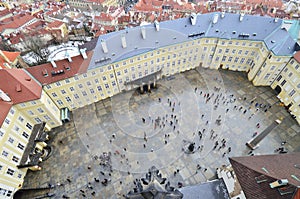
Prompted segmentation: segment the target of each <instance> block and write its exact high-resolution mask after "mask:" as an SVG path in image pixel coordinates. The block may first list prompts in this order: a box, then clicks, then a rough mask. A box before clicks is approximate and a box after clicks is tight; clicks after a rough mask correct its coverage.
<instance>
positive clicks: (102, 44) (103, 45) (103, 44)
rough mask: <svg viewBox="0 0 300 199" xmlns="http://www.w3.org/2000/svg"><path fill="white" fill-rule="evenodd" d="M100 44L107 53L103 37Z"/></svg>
mask: <svg viewBox="0 0 300 199" xmlns="http://www.w3.org/2000/svg"><path fill="white" fill-rule="evenodd" d="M101 46H102V50H103V52H104V53H108V49H107V45H106V42H105V41H104V40H103V39H101Z"/></svg>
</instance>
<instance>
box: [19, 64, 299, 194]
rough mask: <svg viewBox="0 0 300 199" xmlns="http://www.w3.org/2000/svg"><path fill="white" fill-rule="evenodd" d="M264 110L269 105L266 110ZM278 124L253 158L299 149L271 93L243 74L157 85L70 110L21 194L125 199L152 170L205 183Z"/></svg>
mask: <svg viewBox="0 0 300 199" xmlns="http://www.w3.org/2000/svg"><path fill="white" fill-rule="evenodd" d="M216 87H217V88H216ZM195 88H197V89H195ZM215 89H219V91H216V90H215ZM207 93H209V97H211V98H210V100H208V101H207V99H208V98H207ZM232 94H233V95H234V96H233V97H230V95H232ZM204 95H206V97H204ZM212 95H213V96H212ZM217 96H218V98H217V100H216V97H217ZM245 98H246V99H245ZM159 99H160V101H159ZM218 99H219V100H218ZM234 99H236V100H234ZM254 99H255V100H254ZM252 100H254V102H253V103H252V104H251V103H250V102H251V101H252ZM170 101H171V103H170ZM256 103H258V104H259V106H258V107H259V108H256V107H255V104H256ZM260 104H262V105H261V107H260ZM216 105H217V106H216ZM264 105H268V106H267V107H269V105H271V107H270V108H269V109H267V111H266V112H265V109H266V108H264ZM241 107H242V108H241ZM249 107H250V108H249ZM172 109H173V110H172ZM227 109H228V110H227ZM244 112H245V113H244ZM158 117H159V118H158ZM249 117H251V118H250V119H249ZM218 119H220V120H221V121H220V124H216V120H218ZM276 119H281V120H282V123H281V124H280V125H279V126H278V127H276V128H275V129H274V130H273V131H272V132H271V133H270V134H269V135H268V136H267V137H266V138H264V140H263V141H262V142H261V143H260V145H259V147H258V148H257V149H256V150H255V151H254V154H255V155H258V154H272V153H274V149H275V148H278V147H279V146H280V143H281V142H282V141H286V142H287V143H286V144H285V147H286V148H287V150H289V151H300V136H299V132H300V128H299V125H298V124H297V123H296V121H295V120H294V119H292V118H291V116H290V115H289V113H288V112H287V111H286V110H285V108H284V107H281V106H279V101H278V99H277V98H276V93H275V91H273V90H272V89H271V88H270V87H254V86H253V85H252V84H251V83H250V82H249V81H248V80H247V78H246V74H245V73H240V72H233V71H224V70H221V71H217V70H207V69H203V68H199V69H196V70H191V71H188V72H185V73H181V74H178V75H175V76H174V77H172V78H168V79H164V80H160V81H159V82H158V88H157V89H155V90H152V92H151V93H150V94H143V95H140V94H138V92H136V91H129V92H126V93H121V94H119V95H116V96H114V97H112V98H111V99H107V100H103V101H101V102H98V103H95V104H91V105H89V106H86V107H84V108H81V109H78V110H75V111H73V120H72V121H71V122H69V123H67V124H65V125H63V126H61V127H59V128H56V129H54V130H53V131H51V132H50V136H51V140H50V142H49V145H51V146H52V147H53V151H52V155H51V157H50V158H49V159H48V160H47V161H45V162H42V163H41V166H42V168H43V169H42V170H41V171H38V172H30V171H29V172H28V174H27V176H26V179H25V182H24V188H36V187H44V186H47V185H48V184H49V183H50V184H53V185H54V184H57V183H61V184H63V186H56V187H55V188H53V189H52V190H51V193H55V198H62V196H63V195H65V196H69V197H70V198H85V197H86V198H122V197H123V195H124V194H126V193H128V192H129V191H130V190H132V189H133V187H134V184H133V180H134V179H136V178H140V177H142V176H144V174H145V173H146V172H147V171H148V169H149V168H150V167H151V166H156V167H157V168H159V169H160V170H161V172H162V174H163V176H164V177H167V178H168V180H169V181H170V182H171V185H172V186H175V187H176V186H177V183H178V182H182V183H183V185H184V186H187V185H193V184H197V183H201V182H205V181H207V180H209V179H213V178H215V171H216V168H217V167H220V166H221V165H224V164H229V161H228V157H230V156H243V155H248V152H249V149H248V148H247V147H246V145H245V143H246V142H247V141H249V140H250V139H251V138H252V135H253V133H254V132H258V133H260V132H262V131H263V130H264V129H265V128H267V127H268V125H270V124H271V123H272V122H273V121H274V120H276ZM143 120H144V121H143ZM170 121H172V124H170ZM257 123H260V128H257V127H256V124H257ZM174 125H175V127H174ZM204 129H205V130H204ZM212 130H213V131H214V133H213V134H212ZM199 131H200V133H201V134H202V138H201V139H200V135H199ZM222 139H225V140H226V144H225V147H220V146H221V145H222V144H221V143H222ZM216 141H218V145H217V147H215V149H214V145H215V144H216ZM193 142H194V143H195V149H196V151H195V153H191V154H187V153H184V151H183V150H182V149H183V148H185V147H186V144H184V143H193ZM144 144H145V145H144ZM229 147H231V152H230V153H228V148H229ZM105 152H106V153H107V156H105V157H104V156H103V153H105ZM100 156H101V157H100ZM110 165H111V167H110ZM199 166H200V167H201V168H200V169H198V171H197V167H199ZM175 171H176V174H175V173H174V172H175ZM177 171H178V172H177ZM196 171H197V172H196ZM95 178H96V180H95ZM104 179H107V180H108V184H107V185H103V184H102V183H101V181H103V180H104ZM68 180H69V181H68ZM98 180H99V181H100V182H97V181H98Z"/></svg>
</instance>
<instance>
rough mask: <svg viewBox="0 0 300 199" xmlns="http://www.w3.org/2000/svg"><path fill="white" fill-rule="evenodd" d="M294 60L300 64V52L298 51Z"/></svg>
mask: <svg viewBox="0 0 300 199" xmlns="http://www.w3.org/2000/svg"><path fill="white" fill-rule="evenodd" d="M294 59H295V60H296V61H297V62H298V63H300V51H298V52H296V53H295V54H294Z"/></svg>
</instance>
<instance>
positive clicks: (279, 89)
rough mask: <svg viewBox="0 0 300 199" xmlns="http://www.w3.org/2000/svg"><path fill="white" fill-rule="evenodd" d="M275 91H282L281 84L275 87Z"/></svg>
mask: <svg viewBox="0 0 300 199" xmlns="http://www.w3.org/2000/svg"><path fill="white" fill-rule="evenodd" d="M275 91H276V93H277V94H279V93H280V92H281V87H280V86H279V85H277V86H276V87H275Z"/></svg>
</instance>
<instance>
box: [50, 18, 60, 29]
mask: <svg viewBox="0 0 300 199" xmlns="http://www.w3.org/2000/svg"><path fill="white" fill-rule="evenodd" d="M63 24H64V22H62V21H57V20H56V21H53V22H51V23H49V24H48V28H59V27H60V26H62V25H63Z"/></svg>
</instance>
